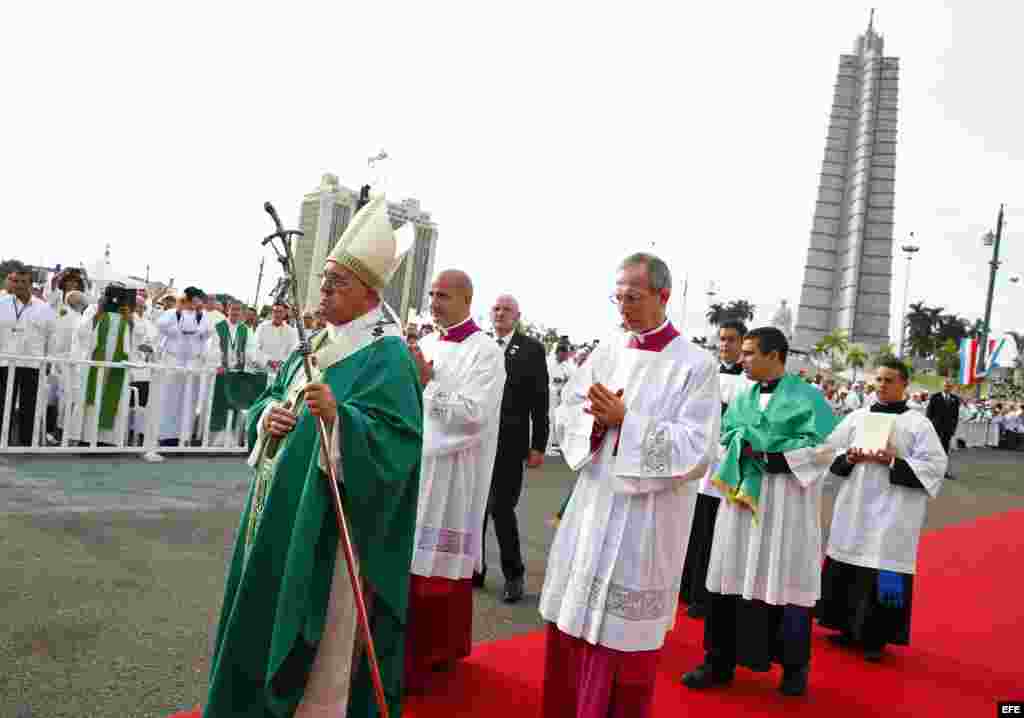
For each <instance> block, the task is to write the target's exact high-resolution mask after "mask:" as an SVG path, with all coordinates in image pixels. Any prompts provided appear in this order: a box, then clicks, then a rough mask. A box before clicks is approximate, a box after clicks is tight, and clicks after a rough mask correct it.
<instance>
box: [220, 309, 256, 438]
mask: <svg viewBox="0 0 1024 718" xmlns="http://www.w3.org/2000/svg"><path fill="white" fill-rule="evenodd" d="M227 310H228V314H227V319H225V320H224V321H222V322H218V323H217V324H216V325H215V326H214V333H213V336H212V337H210V349H209V355H210V358H211V360H212V362H213V363H215V365H216V366H217V378H216V380H215V381H214V384H213V404H212V406H211V408H210V432H211V436H210V445H211V446H236V445H237V444H236V443H235V441H236V438H235V435H237V433H238V431H237V429H238V428H239V427H240V422H241V416H242V412H243V411H248V410H249V409H250V408H251V407H252V405H253V404H254V403H255V402H256V400H257V399H258V398H259V396H260V394H262V393H263V390H264V389H266V387H267V375H266V373H264V372H262V371H259V370H260V369H262V368H263V366H264V365H265V364H266V360H265V358H264V357H263V355H262V354H261V353H260V350H259V347H258V346H257V345H256V344H257V342H256V339H255V337H253V336H252V335H251V333H250V331H249V327H247V326H246V325H245V324H244V323H243V322H242V305H241V303H240V302H237V301H231V302H229V303H228V306H227ZM230 412H233V419H232V422H231V426H230V427H229V426H228V414H229V413H230Z"/></svg>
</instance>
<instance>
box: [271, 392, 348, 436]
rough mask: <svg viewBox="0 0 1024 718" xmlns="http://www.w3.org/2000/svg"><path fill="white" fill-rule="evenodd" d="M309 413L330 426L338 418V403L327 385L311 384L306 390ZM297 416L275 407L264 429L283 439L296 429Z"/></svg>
mask: <svg viewBox="0 0 1024 718" xmlns="http://www.w3.org/2000/svg"><path fill="white" fill-rule="evenodd" d="M305 396H306V405H307V406H308V407H309V413H310V414H312V415H313V416H315V417H317V418H321V419H323V420H324V421H325V422H326V423H327V425H328V426H330V425H331V424H333V423H334V420H335V419H336V418H337V417H338V401H337V399H335V398H334V392H332V391H331V387H330V386H328V385H327V384H309V385H308V386H307V387H306V389H305ZM295 423H296V416H295V414H294V413H293V412H292V411H290V410H288V409H285V408H284V407H283V406H274V407H272V408H271V409H270V411H269V412H267V416H266V418H265V419H264V420H263V429H264V431H267V432H268V433H269V434H270V435H271V436H274V437H278V438H280V437H283V436H286V435H288V434H289V433H290V432H291V431H292V429H294V428H295Z"/></svg>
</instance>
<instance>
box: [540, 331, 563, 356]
mask: <svg viewBox="0 0 1024 718" xmlns="http://www.w3.org/2000/svg"><path fill="white" fill-rule="evenodd" d="M559 339H561V335H560V334H559V333H558V330H557V329H553V328H548V330H547V331H546V332H544V339H543V340H542V343H543V344H544V349H546V350H547V351H551V347H553V346H555V345H556V344H558V340H559Z"/></svg>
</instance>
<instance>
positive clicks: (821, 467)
mask: <svg viewBox="0 0 1024 718" xmlns="http://www.w3.org/2000/svg"><path fill="white" fill-rule="evenodd" d="M788 353H789V343H788V342H787V341H786V337H785V335H783V333H782V332H781V331H779V329H777V328H775V327H760V328H758V329H754V330H753V331H751V332H750V333H748V334H747V336H746V337H744V339H743V345H742V349H741V355H742V359H743V370H744V373H745V374H746V376H747V377H748V378H749V379H751V380H753V381H754V382H756V383H755V384H754V385H753V386H752V387H751V388H750V389H748V390H746V391H744V392H742V393H741V394H740V395H739V396H738V397H735V398H734V399H733V401H732V402H731V403H730V405H729V409H728V411H727V412H726V415H725V417H724V418H723V427H722V437H723V442H727V444H728V446H727V453H726V455H725V456H724V457H723V458H722V461H721V463H720V465H719V469H718V473H717V475H716V477H715V483H716V484H717V485H719V487H720V488H722V489H723V490H724V491H726V500H724V501H723V502H722V504H721V506H720V507H719V510H718V515H717V517H716V518H715V529H714V538H713V539H712V545H711V560H710V562H709V564H708V574H707V583H706V587H707V590H708V593H709V602H708V607H709V610H708V614H707V617H706V618H705V619H704V651H705V657H704V662H703V663H702V664H700V665H699V666H697V667H696V668H695V669H693V670H692V671H690V672H688V673H686V674H685V675H684V676H683V678H682V682H683V684H684V685H686V686H687V687H688V688H692V689H706V688H711V687H713V686H718V685H724V684H728V683H731V682H732V680H733V674H734V672H735V669H736V666H737V665H743V666H746V667H747V668H750V669H751V670H754V671H758V672H766V671H769V670H771V665H772V663H773V662H778V663H780V664H781V665H782V667H783V675H782V681H781V683H780V684H779V691H780V692H781V693H782V694H783V695H788V696H798V695H803V694H804V693H805V692H806V691H807V673H808V667H809V663H810V654H811V616H810V610H811V608H813V606H814V605H815V602H816V601H817V600H818V596H819V594H820V582H821V520H820V513H821V484H822V482H821V481H820V479H821V478H822V477H823V476H824V475H825V473H826V472H827V469H828V466H829V464H830V462H831V461H832V458H833V456H834V452H833V451H832V450H831V449H829V448H828V447H827V446H826V445H825V439H826V438H827V437H828V435H829V434H830V433H831V431H832V429H833V428H834V426H835V419H834V417H833V415H832V409H831V407H829V405H828V403H827V402H826V401H825V398H824V396H823V395H822V393H821V392H820V391H818V390H817V389H815V388H813V387H812V386H811V385H810V384H807V383H806V382H805V381H804V380H803V379H801V378H800V377H797V376H794V375H792V374H786V369H785V367H786V357H787V355H788ZM741 447H742V448H741ZM737 477H741V478H739V479H737Z"/></svg>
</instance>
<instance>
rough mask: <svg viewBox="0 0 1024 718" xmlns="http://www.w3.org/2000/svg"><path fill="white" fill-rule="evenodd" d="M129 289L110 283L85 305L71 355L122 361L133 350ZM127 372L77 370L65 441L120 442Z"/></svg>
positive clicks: (132, 292) (131, 291)
mask: <svg viewBox="0 0 1024 718" xmlns="http://www.w3.org/2000/svg"><path fill="white" fill-rule="evenodd" d="M134 308H135V290H134V289H127V288H126V287H124V286H121V285H118V284H111V285H110V286H108V287H107V288H106V290H104V292H103V300H102V302H101V303H100V304H97V305H94V306H92V307H89V308H88V309H86V310H85V313H84V314H83V315H82V320H81V322H80V323H79V325H78V330H77V331H76V332H75V338H74V344H73V348H72V352H73V353H74V354H76V355H77V356H78V357H79V358H80V359H87V360H89V361H94V362H113V363H120V362H126V361H128V360H129V359H130V358H131V354H132V351H133V350H134V348H135V336H134V334H135V323H134V317H133V314H132V312H133V310H134ZM129 384H130V380H129V377H128V370H127V369H114V368H110V367H106V368H103V367H98V366H94V365H93V366H89V367H87V368H86V367H83V369H82V373H81V377H80V381H79V382H78V396H77V399H76V401H75V406H74V409H73V410H72V413H71V423H70V424H69V426H68V428H67V431H68V439H69V440H70V441H72V442H78V443H79V445H88V444H91V443H92V442H94V441H95V442H96V444H97V445H98V446H117V445H118V444H120V443H121V442H120V438H119V437H118V433H117V428H118V427H119V426H122V427H123V426H125V425H124V424H122V422H121V421H120V420H121V419H122V415H123V412H125V411H127V408H128V388H129Z"/></svg>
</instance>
